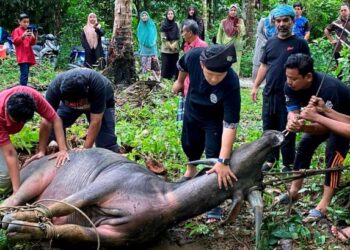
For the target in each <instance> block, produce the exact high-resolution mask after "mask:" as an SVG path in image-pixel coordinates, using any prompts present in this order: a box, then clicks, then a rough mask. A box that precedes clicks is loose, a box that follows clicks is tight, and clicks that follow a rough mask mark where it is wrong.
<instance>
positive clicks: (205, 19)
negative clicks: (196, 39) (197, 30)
mask: <svg viewBox="0 0 350 250" xmlns="http://www.w3.org/2000/svg"><path fill="white" fill-rule="evenodd" d="M202 6H203V9H202V13H203V15H202V18H203V22H204V30H205V33H204V34H208V2H207V0H202Z"/></svg>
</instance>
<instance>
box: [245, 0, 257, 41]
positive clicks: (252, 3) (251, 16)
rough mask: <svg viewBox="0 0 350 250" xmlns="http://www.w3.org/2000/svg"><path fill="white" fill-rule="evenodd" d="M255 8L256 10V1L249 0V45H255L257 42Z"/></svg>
mask: <svg viewBox="0 0 350 250" xmlns="http://www.w3.org/2000/svg"><path fill="white" fill-rule="evenodd" d="M254 8H255V0H249V1H247V3H246V21H245V25H246V30H247V35H246V37H247V38H248V40H247V44H253V42H254V41H255V27H256V20H255V16H254Z"/></svg>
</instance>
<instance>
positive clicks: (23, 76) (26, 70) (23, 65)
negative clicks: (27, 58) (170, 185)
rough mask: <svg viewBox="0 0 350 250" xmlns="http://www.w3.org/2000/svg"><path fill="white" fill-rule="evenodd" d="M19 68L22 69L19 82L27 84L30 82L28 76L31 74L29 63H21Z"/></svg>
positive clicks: (23, 84)
mask: <svg viewBox="0 0 350 250" xmlns="http://www.w3.org/2000/svg"><path fill="white" fill-rule="evenodd" d="M18 65H19V70H20V73H21V75H20V78H19V84H20V85H22V86H27V84H28V76H29V67H30V64H29V63H20V64H18Z"/></svg>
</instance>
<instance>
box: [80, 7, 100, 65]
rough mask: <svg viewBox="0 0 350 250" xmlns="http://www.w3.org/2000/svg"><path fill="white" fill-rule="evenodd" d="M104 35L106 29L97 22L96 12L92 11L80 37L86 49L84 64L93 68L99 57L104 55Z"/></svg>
mask: <svg viewBox="0 0 350 250" xmlns="http://www.w3.org/2000/svg"><path fill="white" fill-rule="evenodd" d="M103 35H104V31H103V30H102V29H101V25H100V24H99V23H98V22H97V17H96V14H95V13H90V14H89V15H88V19H87V24H86V25H85V26H84V28H83V31H82V32H81V37H80V40H81V45H82V46H83V48H84V50H85V62H84V65H85V66H86V67H89V68H92V66H93V65H94V64H95V63H96V61H97V60H98V59H99V58H101V57H104V54H103V48H102V43H101V37H102V36H103Z"/></svg>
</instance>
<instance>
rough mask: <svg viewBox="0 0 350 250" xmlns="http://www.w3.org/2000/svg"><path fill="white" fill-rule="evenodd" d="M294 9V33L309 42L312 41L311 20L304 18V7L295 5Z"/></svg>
mask: <svg viewBox="0 0 350 250" xmlns="http://www.w3.org/2000/svg"><path fill="white" fill-rule="evenodd" d="M293 8H294V11H295V19H294V26H293V33H294V34H295V35H297V36H298V37H300V38H303V39H305V40H306V41H308V40H309V39H310V25H309V20H307V18H306V17H304V16H303V6H302V4H301V3H295V4H293Z"/></svg>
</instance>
